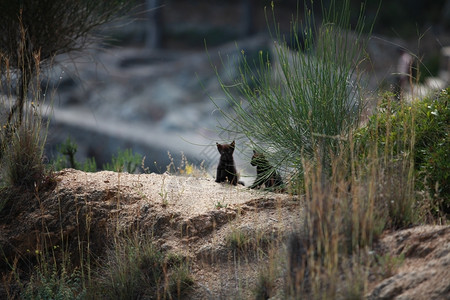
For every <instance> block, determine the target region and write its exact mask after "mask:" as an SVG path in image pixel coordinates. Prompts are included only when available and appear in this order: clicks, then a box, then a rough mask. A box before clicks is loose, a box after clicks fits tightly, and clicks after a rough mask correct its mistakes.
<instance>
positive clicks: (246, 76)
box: [0, 1, 450, 299]
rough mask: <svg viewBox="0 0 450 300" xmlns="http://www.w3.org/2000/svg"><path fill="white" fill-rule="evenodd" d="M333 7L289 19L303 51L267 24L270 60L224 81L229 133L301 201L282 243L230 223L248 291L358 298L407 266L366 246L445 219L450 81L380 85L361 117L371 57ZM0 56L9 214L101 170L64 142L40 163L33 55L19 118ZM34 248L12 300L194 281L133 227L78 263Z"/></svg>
mask: <svg viewBox="0 0 450 300" xmlns="http://www.w3.org/2000/svg"><path fill="white" fill-rule="evenodd" d="M331 2H332V6H331V7H330V8H329V10H327V9H325V10H324V20H323V23H322V25H321V26H318V27H316V25H315V23H314V18H313V17H314V15H313V12H311V11H309V10H307V13H306V16H305V18H304V23H302V24H294V26H298V25H301V27H302V28H304V30H303V31H302V32H301V33H296V32H293V33H292V36H291V37H289V38H290V39H292V41H290V42H293V43H294V44H295V43H296V44H298V45H297V46H298V47H297V48H298V49H302V50H298V51H295V50H292V49H290V48H289V47H288V46H287V41H286V40H284V39H283V37H281V36H279V35H278V34H279V33H277V32H275V37H276V38H277V40H278V41H279V42H278V43H277V44H276V45H275V47H274V52H273V53H272V54H271V55H270V56H269V55H265V52H262V51H261V52H260V55H259V57H258V58H257V59H256V60H254V61H250V60H249V59H248V58H247V56H246V53H242V57H241V59H242V68H241V74H240V75H241V76H240V77H239V78H238V79H237V80H236V81H235V82H233V84H227V83H226V80H225V79H222V78H219V81H220V82H221V84H222V85H223V89H224V92H225V93H226V95H227V99H228V104H229V106H230V107H231V108H232V109H233V111H232V113H227V112H225V114H226V116H227V117H228V118H229V120H230V124H231V125H232V126H231V127H228V128H224V129H228V130H231V131H233V133H234V134H236V135H237V137H238V140H239V141H243V142H245V143H246V144H247V145H249V146H250V147H252V148H254V149H257V150H258V151H259V152H262V153H264V154H265V155H266V157H267V158H268V159H269V160H270V162H271V163H273V165H274V166H276V167H277V168H278V169H279V170H280V171H282V172H283V174H284V175H285V176H284V177H285V178H286V181H287V186H288V187H287V192H288V193H290V194H292V195H296V196H299V197H302V198H303V199H304V201H305V203H306V204H305V205H306V208H305V209H306V217H305V220H304V221H303V222H299V224H298V230H297V231H295V232H292V233H290V234H289V236H288V237H286V236H284V237H278V236H274V237H272V238H271V239H270V238H269V239H268V238H267V237H264V236H258V235H250V234H248V233H246V232H241V231H239V230H238V229H236V230H235V231H233V232H232V234H231V235H230V236H229V238H228V239H227V247H229V248H230V249H232V250H233V251H234V253H235V255H236V257H246V256H248V255H255V256H257V257H260V261H261V263H260V265H261V268H260V271H259V276H258V280H257V283H256V286H255V287H254V289H253V290H252V295H254V298H256V299H267V298H268V297H271V296H275V295H278V296H279V297H281V298H285V299H362V298H363V297H364V295H365V294H366V293H367V289H368V284H369V276H372V277H373V276H375V277H387V276H389V274H392V272H393V271H394V269H395V268H396V266H397V265H398V264H399V263H401V260H402V258H401V257H396V256H390V255H385V256H376V255H374V254H373V251H372V249H373V247H374V246H375V244H376V242H377V239H378V238H379V237H380V235H381V233H382V232H383V231H384V230H386V229H392V230H395V229H401V228H407V227H409V226H414V225H418V224H447V223H448V218H449V214H450V190H449V189H450V188H449V182H450V179H449V173H450V172H449V166H450V153H449V149H450V141H449V139H450V137H449V131H450V130H449V129H450V128H449V124H450V112H449V102H450V88H447V89H446V90H442V91H439V92H436V93H433V94H430V95H429V96H427V97H425V98H423V99H414V100H413V101H412V102H410V103H409V102H406V101H401V100H400V101H399V100H398V99H397V98H396V97H395V95H392V94H390V93H389V92H380V93H379V94H375V95H372V96H371V99H372V100H371V101H376V102H377V105H376V108H375V109H374V110H373V111H372V112H371V113H370V116H369V117H368V118H367V120H362V118H361V114H362V112H363V108H364V106H365V104H366V103H365V101H366V99H368V98H367V94H366V93H365V90H364V80H363V79H364V76H363V75H364V74H362V73H360V69H359V68H358V67H359V66H360V64H361V62H362V61H363V60H367V59H369V58H368V57H365V55H364V54H365V52H364V45H365V43H366V42H367V40H365V36H364V35H363V34H362V32H363V28H364V24H363V22H362V21H363V19H360V22H359V23H358V25H357V26H356V28H351V27H350V24H349V19H348V18H349V15H347V14H345V5H346V4H344V6H343V7H344V9H342V8H341V7H335V6H334V4H335V2H334V1H331ZM345 3H346V2H345ZM342 12H344V13H342ZM361 17H362V15H361ZM350 30H352V31H350ZM351 32H352V33H351ZM277 35H278V36H277ZM300 44H301V45H300ZM0 54H1V55H0V59H1V62H0V63H1V70H2V72H3V74H4V77H3V81H2V89H1V92H2V103H1V104H2V111H3V112H4V114H5V112H6V115H3V116H2V122H4V123H2V128H1V135H0V138H1V149H0V154H1V164H0V167H1V172H2V173H1V187H0V189H1V190H0V195H1V198H0V213H1V214H7V213H8V209H9V208H10V207H11V206H14V205H19V204H18V203H20V202H23V201H29V199H39V197H40V195H41V192H42V191H45V190H46V189H52V188H53V187H54V185H55V184H56V177H55V175H54V174H55V173H54V172H55V170H57V169H61V168H64V167H72V168H79V169H84V170H86V171H96V170H97V166H96V165H95V161H93V160H91V161H87V162H85V163H79V162H77V161H76V160H75V158H74V154H75V152H76V145H75V144H73V143H72V142H71V141H70V140H68V141H67V142H66V143H65V144H63V145H61V147H60V149H59V151H60V154H61V155H60V156H59V157H57V158H56V159H55V160H54V161H52V162H49V161H47V160H46V158H45V157H44V151H43V149H44V145H45V142H46V128H47V123H46V121H45V120H44V119H42V118H41V116H42V111H41V109H42V106H41V105H40V104H41V103H40V101H41V100H40V99H41V97H40V93H41V91H40V89H39V84H38V82H39V69H40V63H39V61H38V57H36V61H35V62H34V63H35V65H34V66H33V69H34V70H36V71H35V72H33V74H34V75H35V76H36V78H34V77H33V78H32V79H31V78H30V79H29V82H28V83H26V84H28V85H29V87H30V88H29V91H31V93H29V95H30V101H26V102H25V104H24V110H23V120H22V122H7V121H4V120H6V118H7V116H8V112H10V111H11V110H10V108H11V103H12V102H13V99H14V96H13V93H12V92H11V89H10V88H9V86H10V85H11V78H12V76H13V74H14V73H15V71H16V70H15V69H13V68H11V67H10V65H9V61H8V59H9V58H8V57H7V56H4V55H3V54H2V53H0ZM419 67H420V66H419ZM8 68H10V69H8ZM27 94H28V93H27ZM216 104H217V105H218V106H219V108H220V107H221V103H218V102H216ZM230 128H231V129H230ZM142 159H143V158H142V157H141V156H139V155H136V154H133V152H132V151H131V150H126V151H124V152H119V153H118V155H117V156H116V157H113V158H112V162H111V164H108V165H105V166H104V167H103V169H109V170H114V171H117V172H123V171H128V172H131V173H133V172H135V171H136V172H137V170H138V169H139V168H140V167H141V163H142ZM194 168H195V167H194V166H192V165H190V164H189V163H187V162H186V161H184V165H183V166H182V167H180V168H176V167H175V166H174V165H171V166H169V167H168V168H167V169H168V170H169V171H172V173H176V174H178V175H184V176H186V174H187V175H189V174H191V173H192V172H193V169H194ZM197 171H198V170H197ZM197 171H196V172H197ZM141 172H144V170H142V169H141ZM196 174H202V172H200V171H199V172H197V173H196ZM203 174H204V172H203ZM21 205H26V204H21ZM42 226H43V228H42V230H43V231H45V224H42ZM42 243H45V241H42ZM41 249H43V250H42V251H37V252H36V253H35V254H36V259H35V261H34V262H29V266H28V270H24V269H20V268H19V267H18V265H19V264H20V262H18V261H17V260H15V261H6V263H7V264H8V266H9V268H10V272H9V273H8V274H5V275H3V278H2V283H3V284H4V286H5V287H7V288H6V290H7V291H8V296H9V297H10V298H22V299H90V298H92V299H100V298H102V297H103V298H104V299H141V298H149V299H173V298H182V297H183V295H184V293H186V292H188V291H189V287H191V286H192V285H193V284H195V281H194V279H193V278H192V277H191V276H190V274H189V263H190V262H189V261H186V260H185V259H184V258H182V257H179V256H177V255H176V254H167V253H162V252H161V251H160V250H159V249H157V247H156V246H155V245H154V244H153V242H152V240H151V237H148V236H146V237H141V236H140V233H139V232H131V233H127V234H119V233H117V235H116V238H115V241H114V243H113V244H112V245H111V247H110V249H108V251H107V254H106V256H105V257H104V259H102V260H101V261H98V262H97V261H93V258H91V257H89V253H88V252H84V251H85V248H84V246H81V245H80V247H79V251H80V253H78V254H77V256H78V257H81V259H79V260H78V262H76V263H74V262H73V261H72V259H71V256H70V254H69V253H68V251H67V249H65V247H64V245H61V246H60V247H59V248H56V247H54V248H48V247H45V245H43V247H41ZM0 250H1V249H0ZM0 257H1V251H0ZM1 259H2V260H4V258H3V257H1ZM4 262H5V261H4ZM4 262H2V263H4ZM24 273H26V274H24ZM12 283H14V285H12ZM10 284H11V286H15V287H16V290H10V289H9V288H8V286H9V285H10Z"/></svg>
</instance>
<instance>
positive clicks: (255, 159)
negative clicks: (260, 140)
mask: <svg viewBox="0 0 450 300" xmlns="http://www.w3.org/2000/svg"><path fill="white" fill-rule="evenodd" d="M265 163H267V160H266V158H265V156H264V154H262V153H258V152H256V151H255V150H253V156H252V160H251V161H250V164H251V165H252V166H261V165H264V164H265Z"/></svg>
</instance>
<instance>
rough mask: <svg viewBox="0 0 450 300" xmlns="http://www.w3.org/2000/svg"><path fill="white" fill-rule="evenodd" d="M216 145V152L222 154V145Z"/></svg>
mask: <svg viewBox="0 0 450 300" xmlns="http://www.w3.org/2000/svg"><path fill="white" fill-rule="evenodd" d="M216 145H217V150H219V152H220V153H222V147H223V145H221V144H219V143H217V142H216Z"/></svg>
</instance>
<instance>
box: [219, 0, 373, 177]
mask: <svg viewBox="0 0 450 300" xmlns="http://www.w3.org/2000/svg"><path fill="white" fill-rule="evenodd" d="M311 6H312V5H311ZM341 13H342V14H341ZM322 14H323V20H322V22H321V25H320V26H317V25H316V22H315V19H314V12H313V11H312V10H311V9H309V8H308V7H305V16H304V18H303V23H301V24H299V23H298V22H296V21H295V20H294V22H293V30H292V36H291V37H290V38H288V39H289V40H286V39H284V37H283V36H281V34H280V32H279V31H278V30H276V31H275V34H274V35H275V38H276V40H277V41H276V42H275V43H274V46H273V47H272V49H271V51H272V55H268V54H267V53H266V52H263V51H260V54H259V57H258V60H257V61H251V60H249V57H247V55H246V52H245V50H242V51H241V53H242V55H241V57H240V59H241V62H240V74H239V76H238V78H235V79H232V80H231V82H230V79H229V78H222V77H221V76H219V74H217V76H218V78H219V82H220V84H221V86H222V88H223V90H224V92H225V94H226V102H225V103H220V102H219V101H217V100H215V104H216V105H217V106H218V108H219V109H221V111H222V112H223V113H224V115H225V117H226V118H227V119H228V120H229V123H230V125H229V126H224V128H223V129H224V130H227V131H228V132H229V133H230V134H232V135H233V136H237V138H239V137H241V138H243V139H244V140H248V141H249V146H251V147H252V148H254V149H255V150H257V151H258V152H260V153H264V155H265V156H266V157H267V159H268V160H269V161H270V162H273V163H274V165H275V166H277V167H280V166H283V167H286V168H287V169H288V170H290V171H294V173H295V174H296V175H299V176H301V174H302V172H301V169H302V157H304V156H308V157H309V158H312V157H313V156H314V155H315V152H317V151H318V152H319V153H320V159H321V160H322V161H323V164H322V166H323V168H327V169H329V165H330V156H329V153H330V152H334V153H336V152H337V151H338V149H339V146H338V144H339V142H340V140H341V139H342V138H343V137H345V136H346V135H347V134H348V132H349V130H350V129H351V128H352V127H353V126H354V125H355V124H357V123H358V121H359V116H360V111H361V109H362V107H363V103H362V94H361V82H362V81H361V73H359V70H358V65H359V64H360V62H361V61H362V60H363V58H364V56H363V54H364V51H363V50H364V47H365V42H366V38H365V37H364V36H363V35H362V31H363V28H364V24H363V19H362V14H361V15H360V18H359V21H358V23H357V25H356V27H354V28H352V27H351V25H350V20H349V18H350V13H349V1H344V2H343V3H342V5H338V4H337V2H336V1H331V2H330V6H329V7H323V10H322ZM297 28H302V31H301V32H300V33H297V32H298V31H297ZM289 44H294V45H295V46H296V49H302V50H293V49H292V48H291V47H289V46H288V45H289ZM229 107H231V112H228V111H227V109H228V108H229ZM294 178H295V177H294Z"/></svg>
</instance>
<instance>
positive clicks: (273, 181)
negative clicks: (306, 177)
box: [250, 150, 284, 189]
mask: <svg viewBox="0 0 450 300" xmlns="http://www.w3.org/2000/svg"><path fill="white" fill-rule="evenodd" d="M250 164H251V165H252V166H256V179H255V182H254V183H253V184H252V185H251V186H250V188H251V189H255V188H259V187H260V186H261V185H264V187H266V188H274V189H278V188H282V187H283V185H284V184H283V179H281V176H280V174H278V172H277V171H276V170H275V168H274V167H272V166H271V165H270V163H269V161H268V160H267V159H266V157H265V156H264V154H262V153H258V152H256V151H255V150H253V156H252V160H251V161H250Z"/></svg>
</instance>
